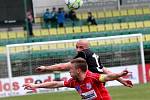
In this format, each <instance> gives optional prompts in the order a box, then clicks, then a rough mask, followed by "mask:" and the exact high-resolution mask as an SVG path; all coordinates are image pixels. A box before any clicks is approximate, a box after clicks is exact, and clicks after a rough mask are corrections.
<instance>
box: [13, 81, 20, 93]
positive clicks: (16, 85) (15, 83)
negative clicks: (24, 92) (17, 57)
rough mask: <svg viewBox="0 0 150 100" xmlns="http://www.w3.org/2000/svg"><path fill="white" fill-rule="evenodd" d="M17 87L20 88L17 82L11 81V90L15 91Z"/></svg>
mask: <svg viewBox="0 0 150 100" xmlns="http://www.w3.org/2000/svg"><path fill="white" fill-rule="evenodd" d="M19 88H20V87H19V83H18V82H14V83H13V90H14V91H17V90H19Z"/></svg>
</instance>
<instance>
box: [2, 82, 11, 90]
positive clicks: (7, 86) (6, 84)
mask: <svg viewBox="0 0 150 100" xmlns="http://www.w3.org/2000/svg"><path fill="white" fill-rule="evenodd" d="M3 87H4V90H5V91H10V84H9V83H5V84H4V86H3Z"/></svg>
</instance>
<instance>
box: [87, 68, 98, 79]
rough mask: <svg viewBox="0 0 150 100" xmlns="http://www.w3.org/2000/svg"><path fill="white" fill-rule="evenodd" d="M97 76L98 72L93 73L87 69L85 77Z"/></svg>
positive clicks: (94, 77)
mask: <svg viewBox="0 0 150 100" xmlns="http://www.w3.org/2000/svg"><path fill="white" fill-rule="evenodd" d="M98 76H99V74H98V73H93V72H91V71H89V70H88V71H87V72H86V77H87V78H93V79H96V78H97V77H98Z"/></svg>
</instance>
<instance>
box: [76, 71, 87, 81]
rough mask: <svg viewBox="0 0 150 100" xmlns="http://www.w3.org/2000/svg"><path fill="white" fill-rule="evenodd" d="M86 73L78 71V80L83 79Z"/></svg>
mask: <svg viewBox="0 0 150 100" xmlns="http://www.w3.org/2000/svg"><path fill="white" fill-rule="evenodd" d="M85 76H86V74H85V73H80V75H79V77H78V81H83V80H84V79H85Z"/></svg>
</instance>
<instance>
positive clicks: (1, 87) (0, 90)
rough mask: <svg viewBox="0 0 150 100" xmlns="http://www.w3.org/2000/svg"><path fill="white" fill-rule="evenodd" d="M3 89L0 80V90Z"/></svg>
mask: <svg viewBox="0 0 150 100" xmlns="http://www.w3.org/2000/svg"><path fill="white" fill-rule="evenodd" d="M2 90H3V86H2V82H1V81H0V92H2Z"/></svg>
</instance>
